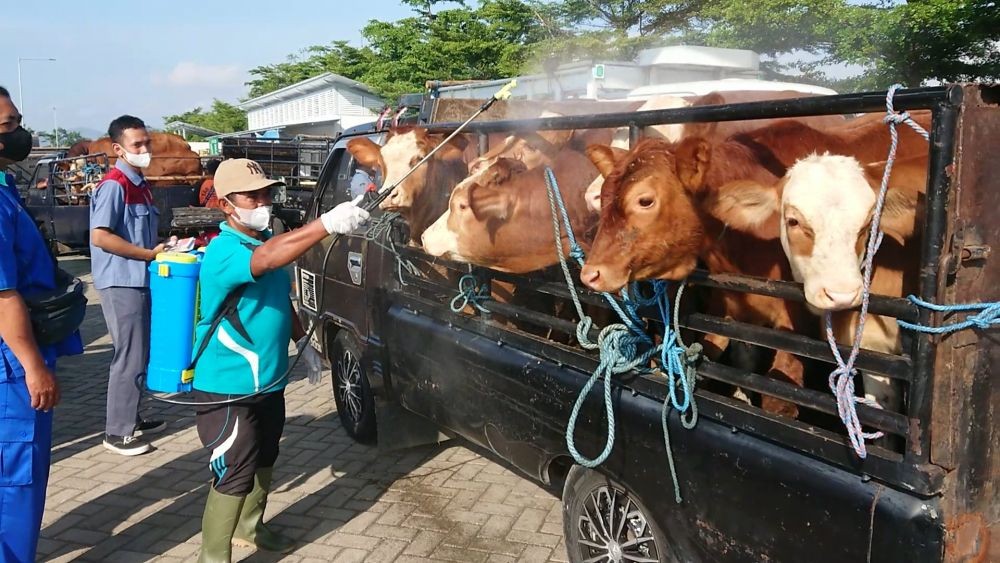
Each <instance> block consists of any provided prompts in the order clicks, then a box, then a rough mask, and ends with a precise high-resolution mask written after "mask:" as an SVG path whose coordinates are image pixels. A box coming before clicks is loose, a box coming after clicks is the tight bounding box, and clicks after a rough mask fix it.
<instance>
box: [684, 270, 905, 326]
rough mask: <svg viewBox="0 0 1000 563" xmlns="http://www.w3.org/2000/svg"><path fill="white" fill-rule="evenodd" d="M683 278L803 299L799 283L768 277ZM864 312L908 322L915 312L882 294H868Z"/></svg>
mask: <svg viewBox="0 0 1000 563" xmlns="http://www.w3.org/2000/svg"><path fill="white" fill-rule="evenodd" d="M687 281H688V282H690V283H693V284H696V285H701V286H704V287H711V288H714V289H724V290H727V291H738V292H740V293H754V294H757V295H767V296H768V297H778V298H781V299H787V300H788V301H795V302H798V303H804V302H805V300H806V299H805V295H804V294H803V293H802V284H801V283H798V282H789V281H780V280H769V279H766V278H758V277H753V276H746V275H737V274H709V273H708V272H706V271H705V270H695V271H694V272H692V273H691V275H689V276H688V278H687ZM868 311H869V312H870V313H874V314H876V315H886V316H889V317H895V318H897V319H903V320H904V321H910V322H915V321H916V320H917V316H918V314H919V311H918V310H917V306H916V305H914V304H913V303H911V302H910V301H909V300H907V299H901V298H899V297H886V296H883V295H872V297H871V303H870V305H869V307H868Z"/></svg>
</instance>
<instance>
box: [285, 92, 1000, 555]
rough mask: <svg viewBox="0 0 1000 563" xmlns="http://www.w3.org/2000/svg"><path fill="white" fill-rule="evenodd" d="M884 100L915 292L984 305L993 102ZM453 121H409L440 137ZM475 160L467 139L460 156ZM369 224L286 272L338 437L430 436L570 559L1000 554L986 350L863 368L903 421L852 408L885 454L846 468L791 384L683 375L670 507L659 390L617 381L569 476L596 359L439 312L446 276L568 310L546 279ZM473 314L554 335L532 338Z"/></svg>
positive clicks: (749, 114) (968, 343) (559, 325)
mask: <svg viewBox="0 0 1000 563" xmlns="http://www.w3.org/2000/svg"><path fill="white" fill-rule="evenodd" d="M884 100H885V93H884V92H882V93H870V94H848V95H840V96H829V97H816V98H809V99H800V100H785V101H781V102H755V103H749V104H734V105H727V106H708V107H699V108H684V109H672V110H658V111H650V112H642V113H628V114H616V115H599V116H589V117H563V118H550V119H545V120H533V121H520V122H513V121H494V122H489V121H487V122H483V123H474V124H473V126H471V128H470V129H469V131H470V132H473V133H480V134H483V133H486V132H496V131H515V130H522V131H523V130H538V129H560V128H562V129H570V128H580V127H615V126H631V127H633V129H634V133H637V130H636V128H637V127H641V126H644V125H649V124H654V123H678V122H689V121H724V120H735V119H752V118H764V117H793V116H801V115H813V114H846V113H854V112H868V111H879V110H881V109H882V108H883V107H884ZM895 100H896V102H895V104H896V108H897V109H901V110H902V109H921V108H926V109H931V110H932V111H933V115H934V127H933V130H932V132H931V143H930V172H929V184H928V191H927V217H926V222H925V225H926V228H925V233H924V237H923V243H922V244H923V264H924V268H923V269H922V273H921V295H920V297H922V298H924V299H926V300H929V301H933V302H938V303H956V302H957V303H961V302H979V301H985V302H994V301H1000V285H998V284H997V283H996V280H997V279H998V277H997V276H998V275H1000V262H998V261H997V260H996V259H995V257H994V258H990V257H989V249H990V248H991V247H992V246H996V245H997V244H1000V223H998V222H997V220H996V219H997V215H996V214H997V209H1000V185H998V184H997V178H1000V159H996V158H993V157H990V156H989V155H990V154H992V149H990V148H988V147H995V146H997V144H998V143H1000V108H998V103H1000V89H997V88H989V87H983V86H944V87H935V88H923V89H915V90H904V91H900V92H898V93H897V94H896V99H895ZM441 102H443V100H441ZM456 125H457V124H456V123H454V122H452V123H428V124H426V126H427V127H429V128H431V129H434V130H438V131H448V130H452V129H453V128H454V127H455V126H456ZM358 136H367V137H369V138H371V139H372V140H373V141H375V142H380V141H381V140H382V139H383V136H384V132H382V131H376V130H375V129H374V128H371V127H369V128H356V129H354V130H350V131H348V132H346V133H345V134H344V135H343V136H342V137H341V138H340V139H338V141H337V143H336V144H335V146H334V147H333V151H332V153H331V155H330V158H329V159H328V160H327V162H326V164H325V166H324V167H323V170H322V172H321V174H320V178H319V182H318V185H317V188H316V191H315V197H314V199H313V202H312V206H311V208H310V210H309V212H308V215H307V219H308V218H314V217H316V216H318V215H319V214H320V213H322V212H323V211H326V210H328V209H330V208H331V207H333V206H334V205H336V204H338V203H340V202H342V201H346V200H347V199H349V197H350V194H349V180H350V178H351V176H352V174H353V171H354V168H355V163H354V161H353V158H352V157H351V155H350V153H348V152H347V151H346V150H345V145H346V142H347V141H348V140H349V139H352V138H355V137H358ZM484 137H485V135H481V137H480V138H481V139H483V138H484ZM480 148H481V150H485V149H486V148H487V147H485V143H483V142H481V143H480ZM374 220H375V227H374V228H372V229H371V230H368V231H358V232H356V233H354V234H353V235H351V236H347V237H344V238H342V239H341V240H340V241H339V242H338V243H337V246H336V247H335V248H333V249H332V251H331V252H330V253H329V255H328V256H327V255H326V251H327V249H328V245H329V243H326V246H323V247H322V248H315V249H314V250H312V251H311V252H310V253H309V254H307V255H306V256H304V257H303V258H302V259H301V260H300V261H299V262H298V263H297V267H296V275H297V283H298V292H299V298H300V303H301V307H300V311H301V314H302V316H303V319H304V321H305V322H307V323H310V324H318V326H317V330H316V333H315V337H314V340H313V345H314V346H315V347H317V348H318V349H319V350H320V351H321V352H322V354H323V355H324V356H325V357H326V358H327V359H328V360H329V362H330V365H331V367H332V370H333V374H334V377H333V381H334V389H333V392H334V394H335V399H336V403H337V407H338V410H339V414H340V417H341V419H342V421H343V422H344V425H345V427H346V428H347V430H348V432H349V433H350V434H352V435H353V436H355V437H356V438H357V439H360V440H369V441H370V440H377V441H378V443H379V444H380V446H381V445H385V446H392V445H393V444H415V443H419V442H421V441H433V440H437V439H440V434H439V432H443V433H444V434H446V435H448V436H458V437H461V438H464V439H466V440H469V441H471V442H473V443H475V444H477V445H479V446H481V447H482V448H485V449H486V450H488V451H489V452H492V453H493V454H494V455H495V456H496V457H498V458H500V459H502V460H505V461H506V462H508V463H510V464H512V465H513V466H514V467H516V468H518V469H519V470H520V471H521V472H523V474H524V475H525V476H527V477H528V478H530V479H533V480H536V481H538V482H540V483H543V484H545V485H548V486H550V487H552V488H553V489H554V490H555V491H557V492H561V494H562V498H563V508H564V527H565V533H566V543H567V547H568V551H569V554H568V555H569V558H570V560H571V561H574V562H582V561H609V562H620V561H663V562H666V561H683V562H700V561H705V562H708V561H734V562H735V561H740V562H744V561H745V562H759V561H810V562H816V563H820V562H830V563H843V562H866V561H879V562H888V561H897V562H906V563H915V562H923V561H928V562H930V561H1000V536H998V533H1000V502H998V499H1000V475H998V474H1000V455H998V448H1000V382H998V379H997V377H996V375H995V372H994V371H993V366H994V365H996V364H997V362H998V361H1000V342H998V340H997V339H996V338H995V335H994V334H992V333H990V332H984V331H978V330H970V331H964V332H961V333H958V334H955V335H951V336H946V337H941V336H935V335H925V334H918V335H916V336H912V337H908V338H907V340H906V342H905V346H904V350H905V352H904V354H903V355H901V356H894V357H887V358H886V357H883V358H875V357H874V356H868V355H866V354H870V353H866V352H863V353H862V356H863V357H866V358H868V359H869V360H871V361H870V362H869V364H870V365H872V366H875V365H891V366H894V367H893V370H895V371H894V373H895V374H896V375H895V377H896V378H897V380H898V382H899V384H900V385H901V386H902V387H903V389H904V390H905V397H906V404H905V406H904V407H902V410H901V411H900V412H889V411H876V410H875V409H859V417H860V420H861V422H862V423H863V424H865V425H866V426H868V427H875V428H880V429H883V430H885V431H886V432H887V433H888V434H890V435H891V438H892V439H890V440H885V441H883V442H881V443H878V444H872V445H871V446H870V447H869V450H868V456H867V457H866V458H865V459H859V458H858V457H857V456H856V455H855V453H854V452H853V451H852V449H851V448H850V446H849V445H848V443H847V441H846V438H845V432H844V430H843V427H842V426H841V425H840V422H839V420H838V419H837V418H836V414H837V407H836V403H835V401H834V398H833V396H832V395H831V394H830V393H829V392H823V391H822V390H812V389H791V388H788V387H784V386H783V384H780V382H775V381H773V380H770V379H768V378H766V377H764V376H762V375H758V374H756V373H753V370H752V369H746V368H741V367H739V366H738V365H736V364H732V363H730V364H728V365H727V363H725V362H722V361H720V362H712V361H708V360H703V361H702V362H701V363H700V364H699V365H698V374H697V377H698V384H697V391H696V393H695V397H696V400H697V404H698V407H699V411H700V414H699V421H698V423H697V425H696V426H695V427H694V428H693V429H691V430H687V429H685V428H684V427H683V426H682V424H681V422H680V420H679V418H678V416H677V413H676V412H670V413H669V416H668V417H667V424H668V425H669V431H670V436H671V439H672V449H673V456H674V461H675V464H676V474H677V476H678V481H679V482H678V484H679V490H680V493H681V495H682V497H683V500H682V501H681V502H680V503H678V502H676V501H675V498H674V484H673V482H672V480H671V476H670V472H669V471H668V464H667V451H666V448H665V446H664V435H663V431H662V429H661V412H662V409H663V408H664V401H665V400H666V396H667V387H666V385H665V383H664V379H663V378H662V377H659V376H655V375H650V374H641V373H634V374H630V375H626V376H616V377H615V378H614V381H613V393H612V397H613V407H614V411H615V415H616V425H615V429H614V432H615V443H614V448H613V450H612V452H611V455H610V457H609V458H608V459H607V460H606V461H605V462H604V463H602V464H600V465H599V466H597V467H595V468H592V469H590V468H586V467H584V466H582V465H579V464H577V463H575V462H574V458H573V456H571V455H570V452H569V451H568V449H567V444H566V429H567V421H568V419H569V417H570V412H571V408H572V406H573V404H574V401H575V400H576V398H577V396H578V395H579V393H580V391H581V389H582V388H583V386H584V384H585V383H586V382H587V380H588V378H589V377H590V374H591V373H592V372H593V370H594V369H595V367H596V366H597V363H598V358H597V356H596V355H595V354H593V353H590V352H586V351H584V350H582V349H580V348H579V347H577V346H575V345H571V344H565V342H567V339H564V338H552V337H551V334H560V333H561V334H572V331H573V329H574V323H572V322H569V321H566V320H564V319H561V318H556V317H555V316H551V315H548V314H544V313H542V312H539V311H533V310H529V309H524V308H518V307H515V306H512V305H508V304H504V303H499V302H496V301H492V300H486V301H484V302H483V303H482V305H483V307H484V308H485V309H486V310H488V311H490V312H491V313H492V314H491V313H487V312H482V311H474V312H473V313H471V314H470V313H468V312H462V313H454V312H453V311H452V309H451V307H450V306H449V302H450V300H451V298H452V297H453V296H454V295H455V293H456V287H455V285H454V283H453V281H454V279H455V278H456V276H458V275H463V274H473V275H475V276H476V277H477V278H478V279H480V280H483V281H484V283H492V282H495V281H508V282H514V283H517V284H518V287H520V288H530V289H532V290H533V291H537V292H540V293H542V294H545V295H548V296H549V297H555V298H563V299H565V298H567V297H568V292H567V288H566V286H565V284H562V283H561V281H560V278H558V277H555V278H553V277H551V276H548V275H547V274H546V273H544V272H543V273H539V274H533V275H526V276H510V275H505V274H501V273H500V272H495V271H490V270H486V269H483V268H478V267H472V266H469V265H467V264H458V263H449V262H446V261H442V260H440V259H437V260H431V259H430V258H429V257H428V256H426V255H425V254H424V253H422V252H421V251H420V250H419V249H418V248H414V247H407V246H406V245H405V243H404V241H405V240H406V235H405V228H406V227H405V225H404V224H402V223H401V222H400V221H399V220H398V219H396V220H392V219H391V218H387V217H380V216H379V215H378V214H377V213H376V215H375V217H374ZM325 256H326V257H327V258H328V259H327V260H324V257H325ZM401 265H406V266H407V267H405V268H404V267H401ZM442 268H446V269H447V272H445V274H444V275H442V270H441V269H442ZM414 272H416V273H414ZM435 274H436V275H435ZM688 282H689V284H690V285H692V286H694V287H693V288H692V291H694V292H697V289H696V287H697V286H702V287H704V286H708V287H716V288H725V289H727V290H731V291H740V292H750V293H759V294H766V295H770V296H775V297H781V298H785V299H790V300H797V301H802V300H803V297H802V292H801V286H799V285H798V284H793V283H774V282H765V281H762V280H759V279H754V278H745V277H739V276H727V277H725V279H723V278H721V277H716V276H711V275H708V274H707V273H704V272H700V273H698V274H697V275H695V276H692V277H691V278H689V280H688ZM581 293H582V294H583V296H584V300H587V301H589V302H591V303H593V304H597V303H600V301H599V300H598V299H596V296H594V295H593V294H589V293H588V292H585V291H582V290H581ZM873 302H880V303H882V305H883V306H884V307H883V308H885V309H893V308H895V310H897V311H900V313H899V315H900V316H906V317H908V318H912V319H914V320H917V321H919V322H922V323H925V324H928V323H931V322H933V324H940V323H941V318H940V316H939V315H936V314H935V315H932V314H930V313H928V312H927V311H925V310H921V311H917V310H915V308H913V306H912V305H911V304H909V302H907V301H904V300H900V299H894V300H893V299H890V298H885V297H878V296H875V297H873ZM494 315H503V316H504V317H506V318H508V319H511V318H516V319H518V320H519V321H520V323H519V324H518V326H520V327H523V326H525V323H528V324H535V325H538V326H542V327H545V326H547V327H549V328H550V329H551V331H550V334H549V335H546V336H539V334H541V332H539V331H533V330H523V329H522V328H517V327H512V326H511V323H505V322H498V321H497V319H495V318H493V317H494ZM647 322H648V326H650V327H654V328H655V327H656V326H659V325H658V324H657V323H659V322H660V320H659V319H657V318H655V315H650V316H649V318H648V319H647ZM680 324H681V326H682V327H683V328H684V329H685V334H688V335H689V336H690V334H689V333H690V332H693V333H708V332H714V333H718V334H722V335H724V336H728V337H730V338H732V339H733V340H736V341H741V342H744V343H748V344H750V345H753V346H758V347H763V348H770V349H784V350H788V351H791V352H793V353H796V354H800V355H802V356H805V357H811V358H813V359H814V360H815V361H819V362H830V361H831V357H830V356H829V351H828V348H827V347H826V345H825V343H823V342H819V341H816V340H813V339H811V338H808V337H806V336H804V335H796V334H792V335H789V334H788V333H785V334H784V335H779V334H777V333H775V331H771V330H770V329H763V328H760V327H754V326H749V325H742V324H741V323H734V322H727V321H725V320H724V319H718V318H716V317H712V316H711V315H708V314H705V313H704V312H702V311H697V312H694V313H687V314H684V315H682V316H681V318H680ZM691 338H693V336H691ZM824 351H825V355H824V353H823V352H824ZM876 359H877V360H879V361H875V360H876ZM880 362H881V364H880ZM826 365H827V368H826V372H827V373H828V372H829V365H828V364H826ZM900 366H902V367H901V368H900ZM896 368H900V369H902V371H899V370H897V369H896ZM873 369H874V368H873ZM712 383H725V384H728V385H736V386H739V387H740V388H742V389H746V390H750V391H753V392H757V393H766V394H769V395H772V396H776V397H780V398H782V399H785V400H787V401H791V402H794V403H796V404H797V405H798V406H799V408H800V410H801V411H802V412H812V413H814V414H815V415H816V416H814V417H812V418H810V417H807V416H801V417H800V418H799V419H798V420H791V419H788V418H783V417H778V416H774V415H771V414H769V413H766V412H764V411H763V410H761V409H759V408H757V407H754V406H751V405H748V404H746V403H744V402H740V401H736V400H734V399H732V398H731V397H730V396H729V395H726V394H722V393H716V392H714V391H713V386H712ZM602 403H603V401H602V395H601V393H600V385H598V386H596V388H595V389H593V390H592V391H591V393H590V395H589V396H588V397H587V402H586V403H585V406H584V408H583V412H582V414H581V416H580V419H579V421H578V423H577V429H576V434H575V440H576V445H577V447H578V448H579V449H580V450H581V452H582V453H583V454H584V455H588V456H594V455H595V454H596V453H597V452H598V451H599V450H600V449H601V447H602V446H603V444H604V440H605V436H606V433H607V430H608V428H607V423H606V420H605V417H604V414H603V410H602V409H601V408H600V406H599V405H602Z"/></svg>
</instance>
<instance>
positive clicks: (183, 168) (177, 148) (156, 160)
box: [87, 131, 202, 186]
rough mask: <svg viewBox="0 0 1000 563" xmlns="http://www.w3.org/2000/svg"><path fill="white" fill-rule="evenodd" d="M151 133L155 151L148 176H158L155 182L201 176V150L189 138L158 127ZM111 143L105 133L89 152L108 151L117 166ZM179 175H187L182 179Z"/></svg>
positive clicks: (170, 183) (166, 182) (109, 160)
mask: <svg viewBox="0 0 1000 563" xmlns="http://www.w3.org/2000/svg"><path fill="white" fill-rule="evenodd" d="M149 137H150V140H151V141H152V144H151V146H150V151H151V152H152V153H153V158H152V159H151V160H150V164H149V167H148V168H146V169H145V170H143V173H144V174H145V175H146V177H148V178H154V179H153V180H150V184H151V185H153V186H170V185H176V184H178V183H188V182H193V181H194V179H195V178H191V177H192V176H199V177H200V176H201V173H202V170H201V159H200V157H199V156H198V153H196V152H194V151H193V150H191V145H189V144H188V142H187V141H185V140H184V139H183V138H181V137H180V136H178V135H174V134H172V133H161V132H157V131H152V132H150V133H149ZM111 145H112V141H111V139H110V138H109V137H101V138H100V139H97V140H96V141H91V143H90V145H88V146H87V154H91V155H93V154H100V153H104V154H106V155H108V163H109V164H110V165H111V166H114V164H115V162H116V161H117V157H116V156H115V152H114V150H112V148H111ZM171 177H175V178H174V179H172V178H171ZM177 177H180V178H184V179H183V180H178V179H176V178H177ZM157 178H162V179H157Z"/></svg>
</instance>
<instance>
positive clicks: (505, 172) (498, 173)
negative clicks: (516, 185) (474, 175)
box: [482, 158, 528, 185]
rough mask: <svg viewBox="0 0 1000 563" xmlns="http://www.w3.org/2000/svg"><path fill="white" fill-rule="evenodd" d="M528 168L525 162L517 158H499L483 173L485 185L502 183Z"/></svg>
mask: <svg viewBox="0 0 1000 563" xmlns="http://www.w3.org/2000/svg"><path fill="white" fill-rule="evenodd" d="M527 170H528V167H527V166H525V165H524V163H523V162H521V161H520V160H517V159H516V158H498V159H497V161H496V162H495V163H493V165H492V166H490V167H489V168H487V169H486V172H484V173H483V178H482V184H483V185H491V184H492V185H496V184H502V183H503V182H506V181H507V180H509V179H510V177H511V176H513V175H515V174H520V173H522V172H525V171H527Z"/></svg>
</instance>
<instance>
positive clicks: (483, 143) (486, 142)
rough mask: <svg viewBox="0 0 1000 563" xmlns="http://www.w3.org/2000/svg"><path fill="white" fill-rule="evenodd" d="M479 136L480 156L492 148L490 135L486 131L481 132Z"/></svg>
mask: <svg viewBox="0 0 1000 563" xmlns="http://www.w3.org/2000/svg"><path fill="white" fill-rule="evenodd" d="M477 136H478V137H479V147H477V148H478V153H479V156H483V155H484V154H486V153H487V152H489V150H490V136H489V135H487V134H486V133H479V134H478V135H477Z"/></svg>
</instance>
